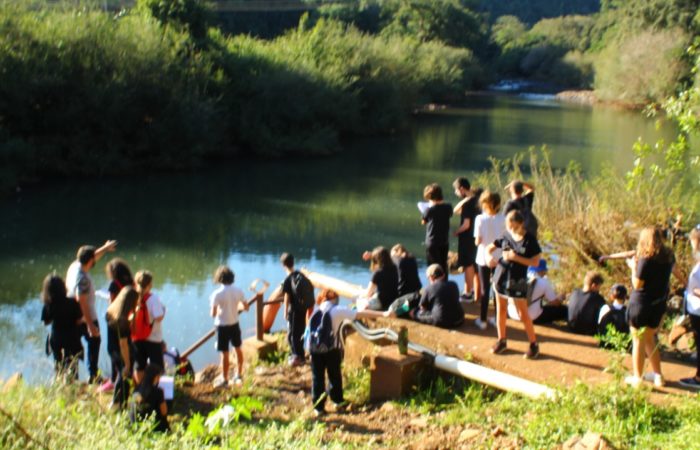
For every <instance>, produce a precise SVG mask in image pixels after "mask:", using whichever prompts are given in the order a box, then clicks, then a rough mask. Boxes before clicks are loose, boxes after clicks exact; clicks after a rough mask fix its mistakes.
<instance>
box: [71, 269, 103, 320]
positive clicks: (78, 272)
mask: <svg viewBox="0 0 700 450" xmlns="http://www.w3.org/2000/svg"><path fill="white" fill-rule="evenodd" d="M66 292H67V295H68V296H69V297H75V298H76V300H77V299H78V297H79V296H80V295H81V294H83V295H87V307H88V312H89V314H90V317H89V319H90V320H91V321H93V322H94V321H95V320H97V310H96V309H95V286H94V284H93V283H92V278H90V274H89V273H87V272H83V270H82V266H81V264H80V261H78V260H76V261H73V262H72V263H71V265H70V266H68V271H67V272H66Z"/></svg>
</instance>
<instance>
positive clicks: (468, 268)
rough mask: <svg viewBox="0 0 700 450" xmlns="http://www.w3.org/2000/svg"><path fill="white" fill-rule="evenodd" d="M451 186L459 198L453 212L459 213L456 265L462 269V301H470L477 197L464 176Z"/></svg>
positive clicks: (472, 292)
mask: <svg viewBox="0 0 700 450" xmlns="http://www.w3.org/2000/svg"><path fill="white" fill-rule="evenodd" d="M452 186H453V187H454V189H455V195H456V196H457V197H459V198H460V199H461V200H460V202H459V203H457V206H455V209H454V213H455V214H459V218H460V223H459V228H457V231H455V236H457V239H458V247H457V255H458V256H457V265H458V266H459V267H462V268H463V270H464V293H463V294H462V296H461V300H463V301H471V300H472V299H473V298H474V267H475V266H474V263H475V259H476V243H475V242H474V221H475V220H476V216H477V215H478V214H479V213H480V211H479V197H478V195H477V194H476V193H475V192H473V191H472V190H471V184H470V183H469V180H467V179H466V178H464V177H459V178H457V179H456V180H455V181H454V182H453V183H452Z"/></svg>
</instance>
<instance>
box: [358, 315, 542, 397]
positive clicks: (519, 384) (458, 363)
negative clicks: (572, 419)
mask: <svg viewBox="0 0 700 450" xmlns="http://www.w3.org/2000/svg"><path fill="white" fill-rule="evenodd" d="M344 325H350V326H352V327H353V328H354V329H355V330H356V331H357V332H358V334H359V335H360V336H362V338H363V339H366V340H369V341H376V340H379V339H388V340H390V341H392V342H398V340H399V337H398V334H397V333H396V332H395V331H394V330H392V329H390V328H380V329H370V328H367V327H365V326H364V325H362V323H360V322H358V321H354V322H350V321H346V322H345V323H344ZM408 348H409V349H411V350H412V351H414V352H416V353H420V354H421V355H423V357H424V358H426V359H427V360H428V361H430V363H431V364H432V365H434V366H435V367H436V368H438V369H440V370H444V371H445V372H449V373H451V374H454V375H459V376H461V377H463V378H468V379H470V380H474V381H476V382H479V383H482V384H486V385H488V386H491V387H494V388H496V389H500V390H502V391H506V392H514V393H516V394H520V395H524V396H525V397H529V398H533V399H538V398H547V399H554V398H555V397H556V392H555V391H554V389H552V388H550V387H547V386H545V385H543V384H539V383H535V382H533V381H530V380H526V379H525V378H520V377H516V376H515V375H510V374H507V373H505V372H500V371H498V370H494V369H490V368H488V367H484V366H480V365H478V364H474V363H470V362H468V361H464V360H461V359H457V358H455V357H452V356H447V355H443V354H440V353H437V352H435V351H433V350H431V349H429V348H427V347H425V346H423V345H420V344H416V343H414V342H410V341H409V343H408Z"/></svg>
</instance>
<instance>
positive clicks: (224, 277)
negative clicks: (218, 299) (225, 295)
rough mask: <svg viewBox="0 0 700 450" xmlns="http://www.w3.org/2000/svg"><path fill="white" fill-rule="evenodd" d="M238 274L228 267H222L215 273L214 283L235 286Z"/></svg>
mask: <svg viewBox="0 0 700 450" xmlns="http://www.w3.org/2000/svg"><path fill="white" fill-rule="evenodd" d="M235 279H236V274H235V273H233V270H231V269H230V268H229V267H228V266H224V265H221V266H219V267H217V268H216V272H214V282H215V283H221V284H233V281H234V280H235Z"/></svg>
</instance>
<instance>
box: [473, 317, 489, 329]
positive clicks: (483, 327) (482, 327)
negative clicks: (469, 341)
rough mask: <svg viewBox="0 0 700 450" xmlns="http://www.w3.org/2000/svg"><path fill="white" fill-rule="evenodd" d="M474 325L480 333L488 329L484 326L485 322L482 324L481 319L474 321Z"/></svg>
mask: <svg viewBox="0 0 700 450" xmlns="http://www.w3.org/2000/svg"><path fill="white" fill-rule="evenodd" d="M474 325H476V327H477V328H478V329H480V330H482V331H483V330H485V329H486V328H488V325H486V322H482V321H481V319H476V320H475V321H474Z"/></svg>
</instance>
